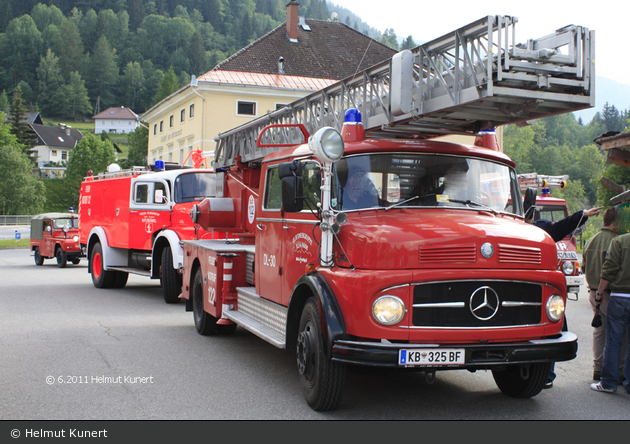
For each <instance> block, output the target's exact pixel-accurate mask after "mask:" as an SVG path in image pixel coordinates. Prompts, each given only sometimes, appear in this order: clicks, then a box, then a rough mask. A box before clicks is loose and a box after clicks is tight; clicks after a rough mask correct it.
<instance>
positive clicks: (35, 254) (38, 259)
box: [33, 247, 44, 265]
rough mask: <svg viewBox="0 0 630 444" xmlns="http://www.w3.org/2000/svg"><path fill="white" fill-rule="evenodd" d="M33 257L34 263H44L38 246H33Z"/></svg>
mask: <svg viewBox="0 0 630 444" xmlns="http://www.w3.org/2000/svg"><path fill="white" fill-rule="evenodd" d="M33 257H34V258H35V265H44V258H43V257H42V255H41V254H40V253H39V247H35V251H34V252H33Z"/></svg>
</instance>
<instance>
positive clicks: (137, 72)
mask: <svg viewBox="0 0 630 444" xmlns="http://www.w3.org/2000/svg"><path fill="white" fill-rule="evenodd" d="M144 82H145V79H144V71H143V70H142V66H141V65H140V63H138V62H129V63H127V66H125V69H124V74H123V77H122V78H121V92H122V96H123V97H124V102H125V104H126V105H127V107H129V108H131V109H136V104H137V103H138V102H139V99H140V96H141V95H142V94H143V92H144V90H145V89H146V88H145V86H144Z"/></svg>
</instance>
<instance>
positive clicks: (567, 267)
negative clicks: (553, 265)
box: [562, 261, 573, 276]
mask: <svg viewBox="0 0 630 444" xmlns="http://www.w3.org/2000/svg"><path fill="white" fill-rule="evenodd" d="M562 272H563V273H564V274H565V275H567V276H571V275H572V274H573V262H569V261H564V262H563V263H562Z"/></svg>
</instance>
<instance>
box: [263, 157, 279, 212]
mask: <svg viewBox="0 0 630 444" xmlns="http://www.w3.org/2000/svg"><path fill="white" fill-rule="evenodd" d="M263 208H264V209H265V210H280V208H282V180H280V178H279V177H278V168H275V167H272V168H267V179H266V180H265V198H264V201H263Z"/></svg>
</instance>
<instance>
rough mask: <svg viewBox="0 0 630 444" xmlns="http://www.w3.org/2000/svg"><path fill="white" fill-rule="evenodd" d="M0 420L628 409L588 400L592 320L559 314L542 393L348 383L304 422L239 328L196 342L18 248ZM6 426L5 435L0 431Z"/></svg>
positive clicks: (0, 348) (75, 271)
mask: <svg viewBox="0 0 630 444" xmlns="http://www.w3.org/2000/svg"><path fill="white" fill-rule="evenodd" d="M0 282H1V283H2V284H0V357H1V358H0V387H2V389H1V390H0V419H2V420H5V421H6V420H212V419H214V420H227V419H241V420H311V419H331V420H335V419H339V420H471V421H472V420H551V419H562V420H579V419H587V420H594V419H616V420H629V419H630V396H628V395H626V394H625V393H623V388H622V387H619V389H620V390H619V391H618V392H617V393H616V394H606V393H597V392H594V391H592V390H590V388H589V384H590V383H591V382H592V381H591V375H592V358H591V327H590V321H591V318H592V312H591V309H590V306H589V304H588V300H587V298H586V296H585V294H582V295H580V297H579V300H578V301H570V302H569V305H568V319H569V330H571V331H573V332H575V333H576V334H578V337H579V351H578V357H577V359H575V360H573V361H569V362H562V363H558V364H557V365H556V372H557V373H558V378H557V379H556V382H555V385H554V387H553V388H552V389H549V390H543V392H542V393H540V394H539V395H538V396H536V397H534V398H531V399H512V398H509V397H507V396H505V395H503V394H502V393H501V392H500V391H499V389H498V388H497V387H496V385H495V383H494V380H493V379H492V375H491V373H490V372H485V371H481V372H477V373H474V374H473V373H469V372H466V371H451V372H439V373H437V377H436V381H435V382H434V383H433V384H428V383H427V382H426V381H425V379H424V377H423V375H422V374H403V375H393V374H356V373H349V374H348V378H347V383H346V390H345V393H344V398H343V401H342V403H341V405H340V407H339V408H338V409H337V410H335V411H332V412H326V413H318V412H314V411H312V410H311V409H310V408H309V407H308V405H307V404H306V402H305V401H304V399H303V397H302V393H301V390H300V384H299V381H298V378H297V369H296V364H295V357H294V353H292V352H289V351H284V350H279V349H277V348H275V347H273V346H272V345H269V344H267V343H266V342H264V341H263V340H261V339H259V338H257V337H256V336H254V335H252V334H250V333H249V332H247V331H245V330H243V329H241V328H239V329H237V331H236V333H235V334H234V335H232V336H214V337H203V336H200V335H199V334H197V332H196V330H195V327H194V325H193V320H192V314H191V313H189V312H188V313H187V312H186V311H185V310H184V305H183V303H182V304H176V305H167V304H165V303H164V301H163V299H162V295H161V291H160V288H159V286H158V283H157V282H156V281H150V280H148V279H146V278H142V277H136V276H130V278H129V283H128V284H127V286H126V287H125V288H124V289H119V290H100V289H97V288H94V287H93V285H92V281H91V278H90V275H89V274H88V273H87V264H86V262H85V261H82V262H81V263H80V264H79V265H72V264H69V265H68V266H67V268H65V269H60V268H58V267H57V265H56V261H54V260H46V261H45V263H44V265H43V266H41V267H37V266H35V264H34V261H33V257H32V254H31V252H30V251H29V250H27V249H13V250H0ZM7 425H8V424H7Z"/></svg>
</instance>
